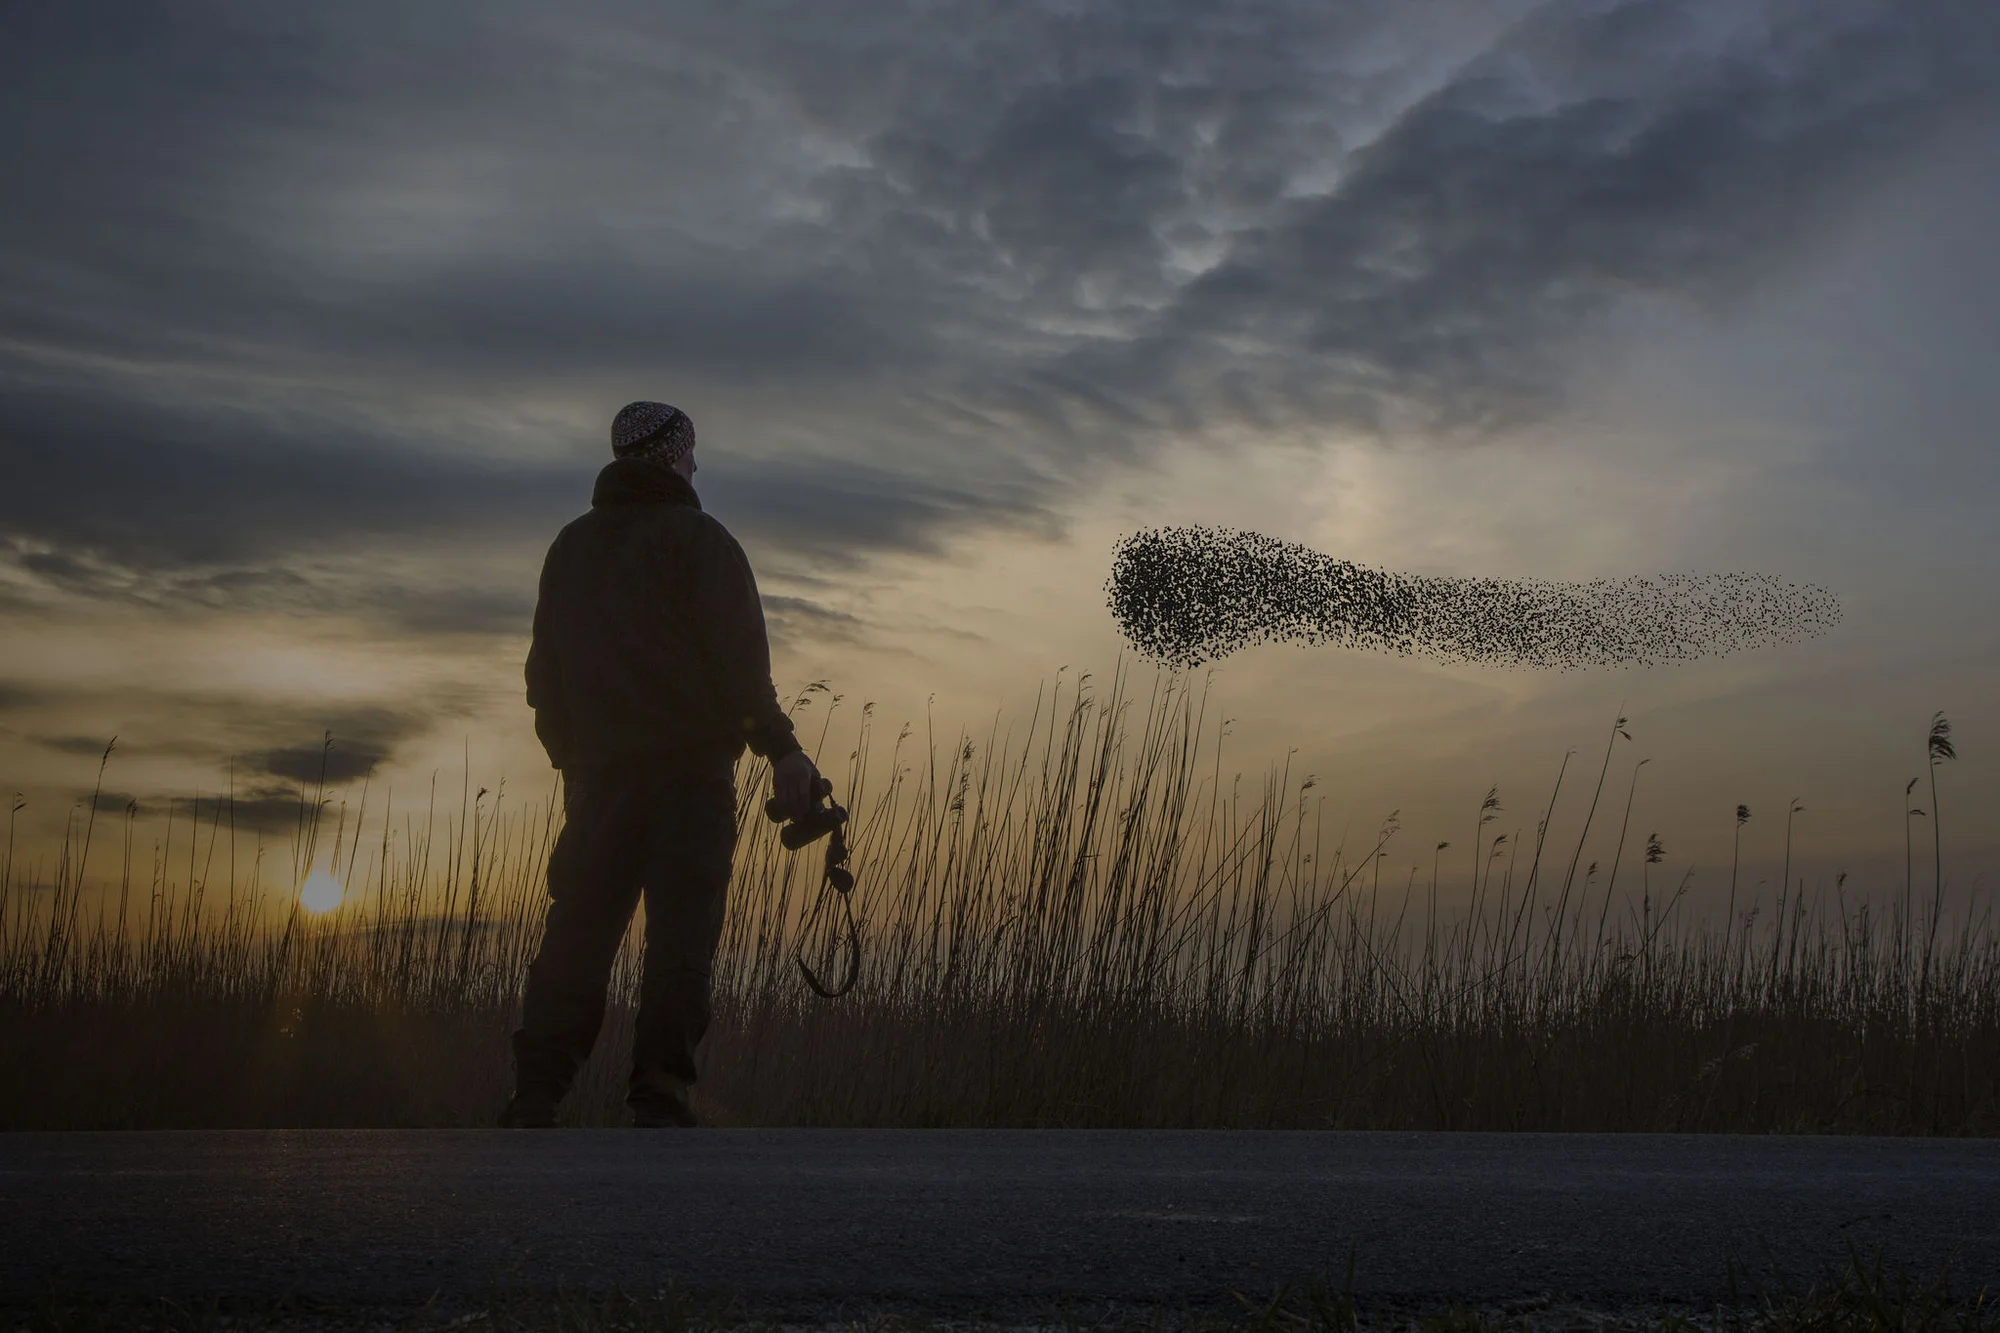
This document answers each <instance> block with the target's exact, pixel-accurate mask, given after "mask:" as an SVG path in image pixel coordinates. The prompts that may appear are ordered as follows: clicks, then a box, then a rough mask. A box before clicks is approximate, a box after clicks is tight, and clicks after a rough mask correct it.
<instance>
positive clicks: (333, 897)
mask: <svg viewBox="0 0 2000 1333" xmlns="http://www.w3.org/2000/svg"><path fill="white" fill-rule="evenodd" d="M346 896H347V890H346V889H343V888H342V887H341V886H340V881H339V880H337V879H335V878H334V877H333V876H332V875H330V874H328V873H327V872H326V871H324V870H315V871H313V872H312V874H310V875H307V876H306V882H305V886H304V887H303V888H301V889H300V890H299V906H301V907H303V908H305V909H306V910H307V911H308V912H311V913H312V914H313V915H314V916H320V915H322V914H324V913H327V912H331V911H332V910H333V909H334V908H336V907H338V906H340V900H341V899H342V898H344V897H346Z"/></svg>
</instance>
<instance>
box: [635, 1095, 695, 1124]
mask: <svg viewBox="0 0 2000 1333" xmlns="http://www.w3.org/2000/svg"><path fill="white" fill-rule="evenodd" d="M700 1123H701V1122H700V1121H699V1120H697V1119H696V1118H695V1114H694V1110H693V1108H691V1107H690V1106H689V1105H688V1104H687V1102H686V1101H684V1100H681V1099H679V1098H674V1099H671V1100H669V1099H660V1100H650V1101H648V1102H647V1103H646V1104H645V1105H643V1106H635V1107H633V1108H632V1128H634V1129H693V1128H694V1127H695V1126H697V1125H699V1124H700Z"/></svg>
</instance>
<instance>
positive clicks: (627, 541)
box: [528, 458, 799, 769]
mask: <svg viewBox="0 0 2000 1333" xmlns="http://www.w3.org/2000/svg"><path fill="white" fill-rule="evenodd" d="M590 505H591V508H590V512H589V513H587V514H585V515H584V516H583V517H581V518H579V519H577V520H575V521H574V522H572V523H571V524H569V526H567V527H565V528H564V529H563V530H562V532H561V533H560V534H558V535H557V537H556V540H555V544H554V545H552V546H551V547H550V548H549V554H548V559H547V560H546V561H545V562H544V563H543V565H542V583H541V595H540V597H539V599H538V600H537V602H536V604H535V638H534V645H533V646H532V647H531V648H530V649H529V651H528V706H529V707H531V708H533V709H534V710H535V733H536V735H538V736H539V737H540V738H541V741H542V745H543V747H544V748H545V749H546V750H547V751H548V752H549V762H550V763H552V764H554V765H555V766H556V767H557V768H560V769H575V768H592V767H598V766H602V765H611V764H625V763H632V762H644V761H657V762H664V763H672V764H677V765H688V766H695V767H725V766H727V765H728V764H730V763H732V762H734V760H735V759H736V758H737V757H738V756H739V755H741V754H742V753H743V748H744V747H745V746H746V745H747V746H748V747H749V748H750V749H751V751H752V752H753V753H755V754H758V755H760V756H762V757H764V758H766V759H771V760H776V759H779V758H782V757H783V756H785V755H786V754H789V753H790V752H792V751H794V750H796V749H798V748H799V744H798V741H797V740H795V739H794V738H793V736H792V723H791V720H790V719H789V718H787V717H786V716H785V714H784V712H783V710H782V709H780V708H779V707H778V697H777V691H776V690H775V689H774V688H773V687H772V684H771V650H770V644H769V641H768V640H767V639H766V638H765V634H764V609H763V605H762V603H760V602H759V601H758V598H757V580H756V579H755V578H754V577H753V576H752V574H751V573H750V562H749V560H748V559H746V558H745V557H744V554H743V548H742V547H741V546H739V545H737V543H736V539H735V538H734V537H732V536H730V535H729V531H728V529H726V528H724V527H723V526H722V524H720V523H718V522H716V520H715V519H713V518H711V517H709V516H708V515H707V514H705V513H703V512H702V509H701V501H700V500H698V499H696V498H695V493H694V487H693V486H691V485H689V484H688V482H687V480H686V479H685V478H683V477H682V476H681V475H680V474H679V473H676V472H672V471H669V470H668V469H667V468H665V467H663V466H661V465H659V464H657V463H653V462H648V461H646V460H644V459H639V458H622V459H619V460H618V461H616V462H614V463H612V464H611V465H610V466H609V467H606V468H605V469H604V471H603V472H601V473H599V474H598V477H597V486H596V489H595V490H594V491H593V492H592V494H591V497H590Z"/></svg>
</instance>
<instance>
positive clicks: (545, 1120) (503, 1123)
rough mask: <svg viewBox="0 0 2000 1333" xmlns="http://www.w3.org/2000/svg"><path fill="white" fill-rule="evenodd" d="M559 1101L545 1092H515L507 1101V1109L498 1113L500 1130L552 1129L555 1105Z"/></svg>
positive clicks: (554, 1124) (558, 1098)
mask: <svg viewBox="0 0 2000 1333" xmlns="http://www.w3.org/2000/svg"><path fill="white" fill-rule="evenodd" d="M561 1100H562V1099H561V1098H560V1097H552V1096H550V1095H549V1094H548V1093H546V1092H536V1091H524V1092H517V1093H515V1094H514V1095H513V1096H512V1097H510V1098H509V1099H508V1101H507V1109H506V1110H504V1111H502V1112H501V1113H500V1128H502V1129H554V1128H555V1127H556V1103H557V1102H559V1101H561Z"/></svg>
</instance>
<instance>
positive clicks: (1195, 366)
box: [0, 0, 2000, 632]
mask: <svg viewBox="0 0 2000 1333" xmlns="http://www.w3.org/2000/svg"><path fill="white" fill-rule="evenodd" d="M1419 9H1421V10H1422V11H1423V12H1421V13H1418V12H1415V11H1417V10H1419ZM1531 9H1532V13H1530V12H1529V11H1530V10H1531ZM1522 14H1527V15H1528V17H1526V18H1525V20H1524V21H1522V22H1520V23H1518V24H1515V25H1514V26H1511V27H1508V26H1505V21H1506V20H1508V19H1509V18H1511V17H1514V16H1519V15H1522ZM7 24H8V40H6V41H5V42H0V115H5V116H6V117H7V120H8V123H9V124H11V125H16V126H19V127H22V129H23V131H24V132H22V133H18V134H14V135H10V136H8V137H7V138H6V140H5V141H4V143H0V170H4V171H5V172H6V174H7V178H8V179H9V180H10V181H12V182H15V183H16V184H17V186H18V187H19V188H15V189H13V190H10V198H9V207H8V208H7V209H6V210H4V212H0V469H4V475H0V539H4V538H11V539H14V540H15V542H16V552H17V553H16V556H15V560H16V563H18V564H19V565H20V567H21V568H22V569H23V570H24V571H25V573H26V575H27V576H29V577H31V578H33V579H37V580H41V581H42V582H43V583H46V584H47V585H49V586H51V587H59V588H65V589H68V590H69V591H71V592H74V593H79V594H82V595H90V596H97V597H117V596H141V597H142V599H144V598H152V599H154V600H156V601H161V602H175V601H176V600H178V601H179V602H182V603H186V604H195V605H208V604H213V603H214V602H216V601H222V602H227V603H229V604H258V603H260V602H261V603H267V604H298V605H311V606H323V605H326V604H328V602H329V600H330V601H331V602H333V603H345V604H365V605H370V606H373V607H375V608H376V609H377V610H378V611H379V613H380V614H381V615H383V616H384V617H386V618H387V619H389V620H391V621H392V622H394V623H396V624H398V625H399V626H402V627H404V628H412V629H419V630H429V631H433V632H458V631H461V630H468V629H469V630H473V631H475V632H484V631H486V630H489V629H490V630H498V631H502V632H515V631H516V629H517V627H518V620H519V617H520V616H521V614H522V609H523V603H522V599H521V596H520V595H519V594H518V593H516V594H514V595H513V596H511V597H509V596H500V595H497V594H493V593H490V592H487V591H483V590H482V588H481V587H480V586H479V585H478V581H477V579H476V578H468V577H467V576H466V575H465V574H464V571H463V570H458V571H453V572H451V573H449V574H446V573H440V575H439V577H438V579H437V580H436V581H435V582H434V583H426V584H424V585H423V586H408V587H405V586H402V585H390V584H381V583H376V584H366V583H365V582H363V583H357V582H352V581H350V582H347V583H340V584H337V585H336V584H328V583H327V582H326V581H325V580H323V579H321V578H319V577H318V576H317V575H315V574H313V573H312V572H311V571H310V570H308V569H306V568H305V567H304V566H303V564H302V563H301V561H302V559H303V558H304V556H305V555H306V554H308V553H312V552H317V551H323V550H326V549H329V548H333V547H339V548H341V549H345V550H350V551H351V550H354V549H366V548H367V547H368V546H369V545H370V544H382V545H384V546H390V545H401V546H408V545H410V544H411V543H426V542H428V543H432V544H434V545H437V546H439V547H440V548H443V547H447V546H448V545H449V544H450V543H451V542H452V541H455V540H458V539H460V538H464V537H468V536H475V535H476V536H479V537H481V538H482V539H490V538H491V537H493V536H494V535H495V534H537V535H536V537H535V538H534V540H536V541H539V540H542V539H543V537H542V535H541V534H546V533H547V532H549V531H552V529H553V527H554V526H555V525H556V524H557V523H559V522H561V521H562V520H563V519H564V518H565V517H567V516H568V515H570V514H573V513H575V512H576V511H578V510H579V509H580V508H581V507H582V504H583V500H584V496H585V495H586V494H587V487H588V477H589V472H590V467H589V465H588V464H584V463H581V462H579V461H576V460H578V459H580V458H581V450H582V449H583V448H584V447H585V446H586V445H588V446H589V447H591V448H593V449H600V448H601V440H600V439H599V438H598V437H599V435H600V434H601V422H602V420H603V418H604V416H605V415H606V414H607V413H608V411H609V410H610V408H611V406H613V405H615V401H616V400H617V399H618V398H620V397H622V396H630V395H631V394H633V393H635V392H640V391H645V392H656V393H659V394H662V395H664V396H669V397H675V396H678V395H679V394H680V393H681V389H682V387H685V388H686V389H687V390H688V392H690V393H692V394H694V395H695V396H696V398H697V399H698V400H699V401H701V402H702V403H703V404H714V405H716V415H710V414H709V413H708V409H707V407H706V406H704V407H703V408H702V410H700V411H697V413H696V415H697V417H698V419H699V420H701V421H702V422H703V425H704V431H705V432H706V431H707V430H708V428H709V427H710V426H712V425H714V424H715V423H717V422H724V423H729V424H732V425H733V426H734V427H735V430H734V431H733V432H732V433H731V434H730V435H729V436H728V439H729V440H730V441H731V443H734V442H737V441H751V442H753V443H750V444H748V445H746V446H745V447H743V448H740V449H731V448H727V447H724V448H720V449H716V450H713V451H705V453H704V458H703V468H704V481H705V482H710V481H712V482H713V483H714V485H713V486H712V488H710V487H705V489H704V497H705V498H708V499H710V501H711V507H712V508H713V509H715V511H716V512H717V513H719V514H721V515H723V516H725V518H726V520H727V521H729V522H730V523H731V524H732V526H734V527H736V528H737V529H738V530H739V531H741V532H743V533H744V534H745V536H746V539H747V540H750V541H752V542H753V543H758V544H761V546H760V549H768V550H770V551H772V552H774V553H777V554H786V555H788V556H789V557H790V558H791V559H792V561H793V562H794V563H796V564H800V565H806V564H814V563H823V564H829V565H839V564H845V563H851V562H852V561H854V560H855V559H857V558H861V557H865V556H866V555H868V554H870V553H875V552H884V551H905V552H926V551H932V550H936V549H939V548H940V547H941V546H942V544H943V543H945V542H947V541H948V540H949V539H950V538H951V536H952V535H953V534H954V533H956V532H958V531H961V530H963V529H965V528H968V527H973V526H980V525H988V524H993V523H1005V524H1010V525H1014V526H1024V527H1029V528H1035V527H1042V528H1046V527H1048V526H1049V525H1051V524H1052V523H1053V520H1052V519H1051V518H1050V517H1049V513H1050V511H1051V510H1052V508H1054V507H1055V506H1056V504H1057V503H1058V500H1059V496H1060V495H1061V493H1062V491H1063V489H1064V488H1065V487H1071V486H1075V485H1078V484H1080V483H1081V484H1087V482H1088V479H1089V476H1090V474H1091V470H1092V468H1093V467H1094V466H1095V465H1096V464H1097V463H1098V462H1100V461H1101V460H1102V459H1104V458H1106V457H1107V456H1110V457H1125V458H1132V457H1140V456H1143V453H1144V451H1145V450H1146V449H1147V448H1148V447H1149V446H1150V444H1151V442H1152V441H1153V440H1154V439H1155V438H1156V437H1159V436H1163V435H1168V434H1172V433H1175V432H1180V431H1185V430H1190V429H1199V428H1201V427H1203V426H1205V425H1213V424H1217V423H1222V422H1228V421H1232V420H1234V421H1248V422H1252V423H1272V422H1278V421H1284V420H1290V421H1308V422H1312V423H1317V424H1322V425H1326V424H1340V425H1345V426H1349V427H1356V428H1362V429H1368V428H1374V427H1379V426H1383V425H1388V424H1394V423H1397V422H1402V421H1412V422H1416V423H1420V424H1430V425H1447V426H1460V427H1465V426H1470V427H1479V426H1485V425H1491V424H1495V423H1502V422H1508V421H1516V420H1520V419H1522V418H1523V417H1525V416H1527V415H1531V414H1532V413H1534V412H1537V411H1541V410H1543V409H1545V408H1546V407H1547V406H1548V404H1550V403H1551V402H1553V401H1556V400H1557V399H1558V398H1559V396H1560V393H1561V390H1562V386H1563V380H1564V375H1565V366H1566V364H1567V360H1568V357H1569V353H1570V349H1571V347H1572V346H1573V345H1574V344H1575V343H1576V342H1577V341H1578V340H1579V339H1581V338H1584V337H1586V336H1587V335H1588V334H1589V333H1590V332H1591V331H1592V330H1593V329H1594V328H1596V327H1597V321H1599V320H1600V319H1601V318H1602V317H1603V316H1604V315H1605V314H1606V313H1607V312H1609V311H1611V310H1612V309H1613V308H1614V307H1615V306H1616V304H1617V303H1618V302H1620V301H1622V300H1626V299H1629V298H1634V297H1636V298H1640V299H1649V300H1651V299H1664V300H1693V301H1698V302H1726V301H1727V300H1729V299H1731V297H1732V296H1733V295H1734V294H1736V293H1738V292H1740V291H1741V290H1743V289H1744V288H1745V287H1746V286H1747V285H1749V284H1750V281H1751V280H1752V279H1753V278H1754V277H1755V276H1756V275H1758V274H1760V273H1763V272H1766V271H1769V270H1771V269H1773V268H1781V267H1782V264H1783V261H1784V260H1786V259H1787V258H1788V257H1790V256H1793V255H1796V254H1798V253H1800V252H1803V251H1805V250H1807V249H1809V248H1810V244H1811V242H1812V240H1813V238H1814V237H1815V236H1817V235H1819V234H1821V233H1822V232H1824V231H1825V230H1826V228H1827V227H1829V226H1831V225H1833V224H1834V223H1835V222H1836V221H1837V220H1838V218H1839V216H1840V214H1841V210H1842V204H1843V202H1844V201H1845V200H1846V199H1847V198H1848V197H1850V196H1851V195H1852V194H1853V193H1854V192H1855V191H1856V190H1857V189H1859V188H1860V187H1861V186H1862V184H1864V183H1865V180H1866V179H1867V178H1869V177H1870V176H1871V174H1873V173H1877V172H1879V170H1880V169H1881V168H1882V167H1883V165H1884V164H1885V163H1887V162H1890V161H1891V160H1893V159H1894V158H1895V157H1896V156H1897V155H1898V154H1900V153H1905V152H1908V151H1912V150H1914V149H1916V148H1918V147H1920V146H1921V145H1922V144H1923V143H1924V142H1925V141H1926V139H1927V136H1929V135H1931V134H1932V133H1934V132H1935V131H1936V130H1937V129H1938V127H1939V126H1941V125H1942V124H1943V123H1944V122H1946V121H1947V120H1949V119H1951V118H1952V117H1953V116H1955V115H1956V114H1958V113H1960V112H1962V111H1964V110H1966V109H1968V108H1970V107H1972V106H1974V105H1975V104H1978V103H1980V102H1981V101H1982V100H1983V99H1984V98H1986V97H1987V96H1989V95H1990V89H1991V87H1992V86H1993V85H1994V84H1995V82H1996V80H1995V79H1994V77H1993V76H1994V73H1995V69H1996V63H1995V51H1994V41H1995V34H1996V31H2000V10H1996V9H1995V7H1993V6H1990V5H1972V4H1965V3H1962V2H1957V3H1947V2H1946V0H1900V2H1899V3H1894V4H1891V3H1888V2H1887V0H1810V3H1808V2H1807V0H1764V2H1763V3H1746V2H1744V0H1701V2H1696V0H1671V2H1670V0H1626V2H1625V3H1617V2H1616V0H1589V2H1588V3H1586V2H1585V0H1564V2H1561V3H1551V4H1544V5H1540V6H1529V5H1527V4H1526V3H1522V4H1518V5H1515V6H1513V7H1512V8H1511V9H1510V8H1509V7H1507V6H1504V5H1502V6H1495V5H1491V4H1479V5H1473V4H1467V5H1464V6H1453V5H1443V4H1441V5H1437V6H1422V7H1413V6H1396V5H1391V4H1388V3H1361V4H1349V5H1328V4H1324V3H1320V2H1319V0H1313V2H1312V3H1296V4H1287V3H1272V4H1269V5H1264V6H1258V7H1255V8H1254V9H1243V8H1241V7H1233V6H1223V5H1217V4H1201V3H1193V2H1192V0H1179V2H1176V3H1159V2H1158V0H1129V2H1127V3H1115V4H1108V5H1099V6H1090V7H1085V8H1078V7H1074V6H1068V5H1056V4H1046V5H1043V4H1020V5H1009V6H994V7H986V8H982V9H964V8H958V7H948V6H947V7H940V6H929V5H919V4H914V3H912V4H908V5H900V4H880V5H875V6H871V7H868V8H867V9H866V10H864V11H855V12H849V11H847V10H843V11H842V12H840V13H839V14H837V15H836V14H834V13H833V12H832V11H829V10H828V9H827V8H826V7H824V6H818V5H809V4H805V3H802V2H800V0H793V2H791V3H776V2H773V3H746V4H742V5H734V6H728V7H713V6H688V7H686V8H685V9H681V8H677V7H675V6H670V5H669V6H655V5H644V6H641V5H637V4H624V3H617V2H615V0H604V2H601V3H595V4H586V5H579V6H571V7H565V8H564V9H563V10H561V11H559V12H558V11H551V10H548V9H546V7H540V6H530V5H526V4H507V3H496V4H490V5H479V6H472V5H469V4H441V5H426V6H414V7H413V6H406V5H388V4H376V3H370V2H369V0H356V2H355V3H353V4H344V5H340V6H333V7H324V8H321V9H318V10H299V9H296V8H295V7H294V8H287V7H270V6H259V5H251V4H247V3H220V2H215V3H194V4H189V5H176V6H173V7H171V9H166V8H162V7H159V6H148V5H139V4H132V3H112V2H111V0H78V3H74V4H65V5H49V6H34V7H25V8H22V7H17V12H14V13H12V14H10V17H9V19H8V20H7ZM107 90H115V95H107ZM655 385H657V386H662V387H660V388H657V389H653V388H649V387H647V386H655ZM674 386H680V387H674ZM552 405H553V406H552ZM550 421H560V422H570V421H575V422H583V421H588V422H590V423H591V425H590V427H589V434H588V436H587V438H571V436H570V435H568V434H564V433H562V432H561V431H557V432H556V433H553V434H547V435H544V433H543V430H544V423H547V422H550ZM523 422H525V423H532V424H521V425H519V427H518V429H519V430H520V431H526V432H528V433H529V434H530V435H535V436H538V437H541V438H543V439H545V440H546V442H545V443H543V444H541V445H540V447H539V453H538V454H537V452H536V449H535V448H534V447H524V446H523V445H522V442H521V439H520V437H519V435H518V433H516V434H510V435H509V436H508V439H507V441H506V443H507V445H508V447H507V448H505V449H500V448H492V449H488V448H482V447H481V444H482V435H483V433H486V432H502V433H505V432H508V431H510V430H512V429H514V428H513V426H511V425H510V423H523ZM705 438H717V437H716V436H713V435H708V434H706V433H705ZM755 441H763V443H762V444H756V443H754V442H755ZM522 458H538V459H539V461H535V462H522V461H518V460H520V459H522ZM559 460H560V461H559ZM521 540H524V541H525V540H527V538H525V537H523V538H522V539H521ZM135 589H136V590H137V591H135ZM5 595H6V596H7V597H8V598H9V599H10V600H13V599H15V598H16V597H17V595H18V594H17V593H15V592H12V591H9V592H7V593H6V594H5Z"/></svg>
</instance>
